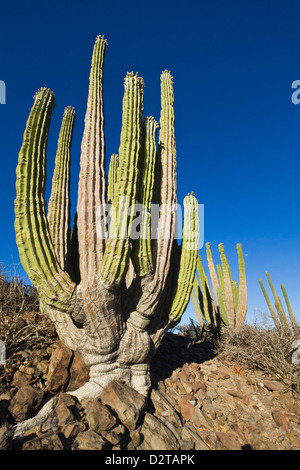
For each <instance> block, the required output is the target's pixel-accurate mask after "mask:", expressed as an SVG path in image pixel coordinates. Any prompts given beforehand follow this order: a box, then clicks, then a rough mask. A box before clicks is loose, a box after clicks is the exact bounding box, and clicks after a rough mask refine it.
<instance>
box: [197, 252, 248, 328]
mask: <svg viewBox="0 0 300 470" xmlns="http://www.w3.org/2000/svg"><path fill="white" fill-rule="evenodd" d="M236 249H237V253H238V262H239V283H238V282H237V281H233V280H232V278H231V272H230V268H229V263H228V260H227V258H226V256H225V252H224V245H223V243H220V244H219V252H220V259H221V265H220V264H218V265H217V269H216V268H215V265H214V262H213V258H212V253H211V249H210V243H206V255H207V264H208V269H209V273H210V279H211V285H212V291H211V289H210V285H209V281H208V277H207V276H206V274H205V271H204V268H203V264H202V260H201V257H200V255H199V256H198V260H197V272H198V277H199V281H198V279H197V276H195V279H194V289H193V292H192V300H193V304H194V309H195V313H196V316H197V318H198V320H199V322H200V325H202V326H204V325H210V326H213V327H215V328H220V327H222V325H223V326H230V327H232V328H234V329H237V330H238V329H240V328H241V327H242V326H243V324H244V321H245V318H246V313H247V284H246V272H245V261H244V257H243V251H242V246H241V244H239V243H238V244H237V245H236Z"/></svg>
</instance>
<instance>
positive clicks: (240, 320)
mask: <svg viewBox="0 0 300 470" xmlns="http://www.w3.org/2000/svg"><path fill="white" fill-rule="evenodd" d="M236 249H237V253H238V260H239V287H238V302H237V307H235V311H236V318H235V321H236V328H237V329H239V328H241V327H242V326H243V324H244V322H245V319H246V314H247V308H248V291H247V282H246V269H245V260H244V256H243V250H242V245H241V244H240V243H238V244H237V245H236Z"/></svg>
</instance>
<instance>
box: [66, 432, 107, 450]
mask: <svg viewBox="0 0 300 470" xmlns="http://www.w3.org/2000/svg"><path fill="white" fill-rule="evenodd" d="M107 447H108V443H107V441H106V440H105V439H104V438H103V437H102V436H100V435H99V434H97V433H96V432H95V431H92V430H91V429H88V430H87V431H83V432H80V433H79V434H78V435H77V437H76V439H75V441H74V443H73V448H74V449H75V450H76V449H78V450H105V449H107Z"/></svg>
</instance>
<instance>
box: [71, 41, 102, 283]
mask: <svg viewBox="0 0 300 470" xmlns="http://www.w3.org/2000/svg"><path fill="white" fill-rule="evenodd" d="M106 46H107V42H106V39H104V37H102V36H98V37H97V39H96V42H95V45H94V49H93V55H92V66H91V72H90V83H89V94H88V102H87V110H86V115H85V126H84V133H83V138H82V144H81V158H80V175H79V184H78V205H77V214H78V220H77V227H78V240H79V255H80V256H79V261H80V274H81V278H82V279H83V280H84V282H85V283H86V284H88V283H89V282H90V279H91V278H92V277H93V276H94V274H95V272H99V270H100V266H101V261H102V258H103V253H104V249H105V234H104V233H100V232H101V230H102V225H101V223H100V221H101V220H100V219H101V208H103V207H104V205H105V203H106V192H107V188H106V174H105V138H104V110H103V66H104V55H105V50H106Z"/></svg>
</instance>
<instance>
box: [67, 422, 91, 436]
mask: <svg viewBox="0 0 300 470" xmlns="http://www.w3.org/2000/svg"><path fill="white" fill-rule="evenodd" d="M85 430H86V425H85V423H83V422H82V421H70V422H68V423H66V424H64V425H63V426H62V429H61V431H62V433H63V435H64V436H65V438H66V439H69V437H73V436H76V435H77V434H79V433H80V432H83V431H85Z"/></svg>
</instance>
